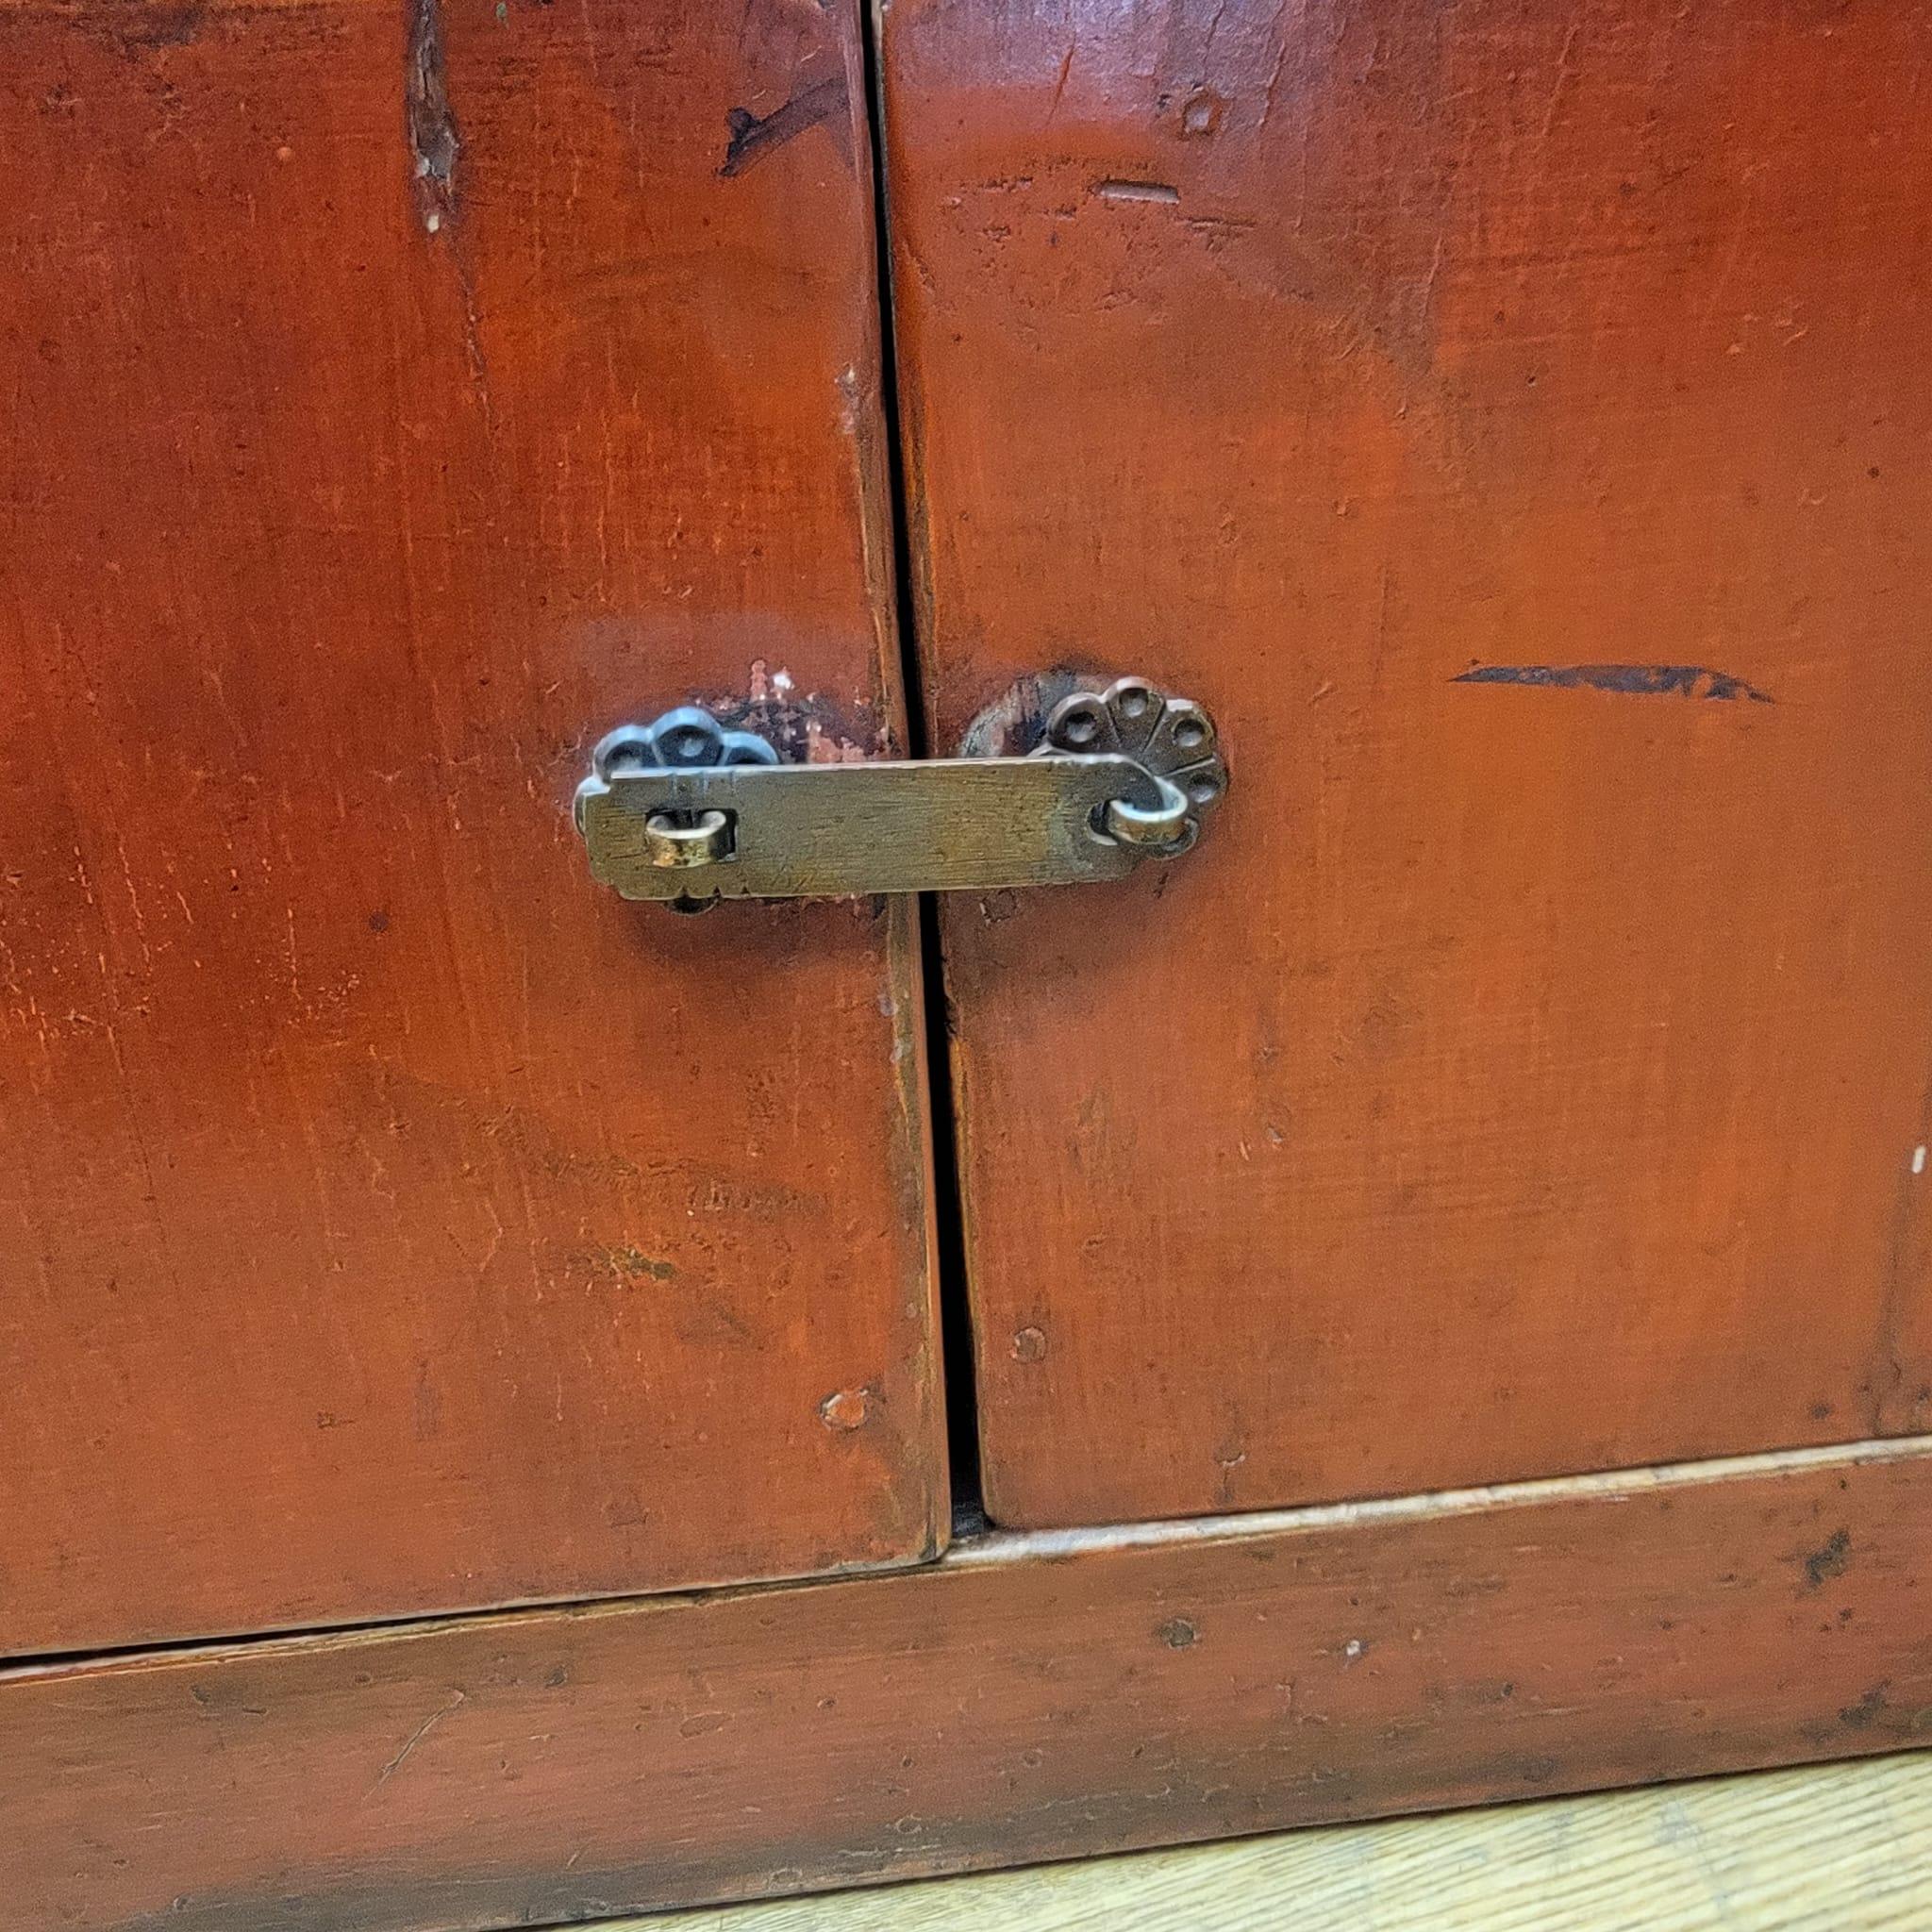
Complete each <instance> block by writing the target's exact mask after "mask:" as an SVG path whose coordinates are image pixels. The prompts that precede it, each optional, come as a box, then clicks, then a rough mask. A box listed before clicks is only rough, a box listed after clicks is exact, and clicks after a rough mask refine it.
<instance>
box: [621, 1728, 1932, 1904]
mask: <svg viewBox="0 0 1932 1932" xmlns="http://www.w3.org/2000/svg"><path fill="white" fill-rule="evenodd" d="M1927 1842H1932V1757H1928V1756H1927V1755H1926V1754H1924V1753H1923V1752H1918V1753H1912V1754H1907V1755H1901V1756H1899V1757H1876V1758H1866V1759H1864V1760H1862V1761H1860V1762H1857V1763H1851V1764H1828V1765H1826V1764H1813V1765H1806V1766H1805V1767H1803V1768H1802V1769H1800V1770H1795V1771H1769V1772H1758V1773H1756V1774H1753V1775H1751V1776H1748V1777H1727V1778H1706V1779H1702V1780H1700V1781H1699V1782H1697V1783H1694V1784H1682V1785H1664V1786H1655V1787H1651V1788H1649V1789H1646V1790H1636V1791H1609V1792H1598V1793H1596V1794H1595V1795H1593V1796H1591V1797H1587V1798H1551V1799H1547V1800H1545V1801H1544V1802H1542V1803H1541V1804H1535V1805H1506V1806H1498V1807H1492V1808H1491V1809H1489V1810H1485V1811H1458V1812H1455V1813H1453V1814H1451V1815H1450V1816H1448V1817H1445V1818H1397V1819H1390V1820H1388V1821H1386V1822H1385V1823H1382V1824H1336V1825H1328V1826H1324V1827H1323V1828H1322V1829H1319V1830H1315V1831H1298V1832H1291V1833H1287V1834H1283V1835H1282V1836H1279V1837H1274V1838H1263V1839H1247V1840H1236V1841H1235V1842H1233V1843H1230V1844H1219V1845H1195V1846H1191V1847H1190V1848H1188V1849H1187V1850H1185V1851H1173V1852H1141V1853H1137V1854H1134V1855H1131V1856H1129V1857H1118V1858H1091V1859H1085V1860H1082V1861H1080V1862H1079V1863H1076V1864H1066V1865H1045V1866H1039V1867H1036V1868H1035V1869H1033V1870H1031V1871H1027V1872H998V1873H988V1874H982V1875H977V1876H974V1877H967V1878H945V1879H936V1880H933V1881H932V1882H930V1883H928V1884H924V1885H905V1886H899V1887H896V1888H895V1889H894V1890H891V1891H888V1892H874V1891H869V1892H863V1893H856V1892H855V1893H850V1894H848V1895H846V1896H844V1897H841V1898H810V1899H774V1900H771V1901H769V1902H767V1903H765V1904H761V1905H747V1906H725V1907H721V1908H720V1909H718V1910H715V1911H708V1912H680V1913H677V1914H676V1915H675V1916H672V1917H657V1916H653V1917H651V1918H648V1919H630V1920H626V1921H625V1922H624V1923H623V1924H621V1925H620V1924H610V1925H608V1926H606V1927H600V1928H599V1932H846V1928H848V1927H850V1928H863V1932H1006V1928H1007V1927H1008V1926H1013V1925H1024V1927H1026V1932H1116V1928H1118V1927H1121V1926H1133V1927H1141V1926H1148V1927H1151V1926H1157V1925H1158V1926H1159V1927H1160V1928H1161V1932H1276V1928H1278V1927H1280V1926H1282V1925H1284V1924H1287V1925H1292V1926H1293V1927H1294V1928H1295V1932H1651V1928H1653V1927H1668V1928H1669V1932H1920V1928H1921V1927H1923V1926H1924V1925H1925V1924H1927V1923H1928V1922H1932V1863H1928V1861H1927V1860H1926V1859H1924V1858H1923V1857H1914V1856H1912V1847H1914V1846H1915V1845H1922V1844H1925V1843H1927Z"/></svg>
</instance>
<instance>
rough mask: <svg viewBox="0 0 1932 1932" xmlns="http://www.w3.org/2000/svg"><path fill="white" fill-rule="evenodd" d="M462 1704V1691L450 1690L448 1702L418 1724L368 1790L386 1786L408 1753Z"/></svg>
mask: <svg viewBox="0 0 1932 1932" xmlns="http://www.w3.org/2000/svg"><path fill="white" fill-rule="evenodd" d="M463 1702H465V1698H464V1695H463V1693H462V1691H451V1692H450V1693H449V1702H448V1703H447V1704H445V1705H443V1706H442V1707H441V1709H438V1710H432V1711H431V1712H430V1713H429V1715H428V1716H427V1717H425V1719H424V1720H423V1722H422V1723H421V1724H418V1725H417V1726H416V1728H415V1729H414V1730H413V1731H411V1732H410V1733H409V1735H408V1737H407V1738H405V1739H404V1740H403V1748H402V1749H401V1750H400V1751H398V1752H397V1753H396V1755H395V1756H394V1757H391V1759H390V1761H389V1762H388V1763H387V1764H385V1765H384V1766H383V1767H382V1769H381V1770H380V1771H378V1772H377V1773H376V1774H375V1784H374V1785H372V1786H371V1787H370V1789H371V1790H380V1789H381V1788H382V1787H383V1786H384V1785H386V1784H388V1782H389V1781H390V1779H391V1778H392V1777H393V1776H394V1775H395V1774H396V1773H397V1772H398V1771H399V1770H401V1768H402V1766H403V1763H404V1760H405V1759H406V1758H408V1755H409V1753H410V1752H412V1751H413V1750H414V1749H415V1748H416V1746H417V1745H418V1744H420V1743H421V1742H422V1741H423V1740H424V1739H425V1738H426V1737H427V1736H428V1735H429V1734H430V1732H431V1731H433V1730H434V1729H435V1728H436V1727H437V1725H438V1724H441V1722H442V1721H443V1719H444V1718H446V1717H447V1716H448V1715H449V1714H450V1712H451V1711H453V1710H455V1709H456V1708H457V1707H458V1705H460V1704H462V1703H463Z"/></svg>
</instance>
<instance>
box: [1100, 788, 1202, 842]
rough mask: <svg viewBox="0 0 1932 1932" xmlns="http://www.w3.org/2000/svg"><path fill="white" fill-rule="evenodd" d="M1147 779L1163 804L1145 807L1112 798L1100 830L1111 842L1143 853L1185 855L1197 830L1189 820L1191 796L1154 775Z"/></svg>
mask: <svg viewBox="0 0 1932 1932" xmlns="http://www.w3.org/2000/svg"><path fill="white" fill-rule="evenodd" d="M1148 775H1149V776H1150V777H1152V778H1153V779H1154V783H1155V784H1156V785H1157V786H1158V788H1159V791H1160V803H1159V804H1158V805H1153V806H1143V805H1135V804H1134V803H1133V802H1132V801H1131V800H1129V799H1125V798H1110V799H1108V802H1107V809H1106V810H1105V812H1103V813H1102V815H1101V828H1102V830H1103V831H1104V832H1105V834H1106V836H1107V837H1108V838H1109V839H1112V840H1114V841H1117V842H1118V843H1120V844H1122V845H1133V846H1136V847H1138V848H1139V849H1140V850H1141V851H1142V852H1157V853H1169V854H1172V853H1177V852H1185V851H1186V850H1187V849H1188V847H1189V846H1190V845H1191V844H1192V843H1193V842H1194V838H1195V835H1196V832H1197V830H1198V827H1197V826H1196V825H1195V824H1194V823H1193V820H1192V819H1191V816H1190V808H1189V804H1188V795H1187V793H1186V792H1185V791H1182V790H1181V789H1180V787H1179V786H1177V785H1170V784H1169V783H1168V781H1167V780H1166V779H1165V778H1162V777H1159V776H1158V775H1156V774H1153V773H1150V774H1148Z"/></svg>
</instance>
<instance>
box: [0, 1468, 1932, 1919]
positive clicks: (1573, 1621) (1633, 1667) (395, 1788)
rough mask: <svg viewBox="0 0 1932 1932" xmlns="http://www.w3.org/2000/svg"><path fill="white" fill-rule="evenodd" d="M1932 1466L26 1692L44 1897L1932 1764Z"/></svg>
mask: <svg viewBox="0 0 1932 1932" xmlns="http://www.w3.org/2000/svg"><path fill="white" fill-rule="evenodd" d="M1928 1551H1932V1440H1927V1439H1918V1440H1915V1441H1910V1442H1907V1443H1904V1444H1897V1445H1890V1446H1887V1445H1872V1446H1870V1447H1869V1448H1868V1449H1866V1450H1860V1451H1831V1450H1811V1451H1798V1452H1793V1453H1791V1454H1790V1455H1788V1456H1785V1457H1757V1458H1751V1459H1748V1460H1745V1461H1741V1462H1733V1463H1730V1464H1717V1465H1713V1464H1705V1465H1697V1466H1691V1467H1686V1468H1678V1469H1675V1470H1668V1471H1663V1472H1651V1473H1643V1474H1634V1475H1630V1476H1627V1477H1613V1476H1586V1477H1577V1478H1570V1479H1563V1480H1557V1481H1552V1482H1543V1483H1532V1484H1525V1485H1522V1486H1520V1487H1518V1488H1516V1489H1514V1490H1505V1491H1478V1492H1472V1493H1464V1494H1461V1495H1449V1496H1435V1497H1420V1498H1411V1499H1406V1500H1402V1501H1397V1502H1391V1503H1370V1504H1355V1505H1349V1504H1344V1505H1336V1506H1329V1507H1323V1508H1315V1509H1309V1510H1305V1511H1300V1512H1279V1513H1276V1514H1273V1515H1261V1516H1257V1517H1252V1518H1239V1519H1223V1520H1220V1521H1218V1522H1201V1523H1198V1524H1153V1525H1146V1526H1144V1527H1141V1528H1131V1527H1130V1528H1126V1529H1122V1530H1112V1531H1107V1530H1087V1531H1066V1532H1047V1533H1041V1534H1034V1535H1027V1534H1019V1535H1010V1534H1009V1535H1003V1536H994V1537H992V1538H990V1539H986V1540H983V1541H978V1542H971V1541H968V1542H962V1543H961V1544H958V1545H956V1546H955V1548H954V1550H953V1551H952V1552H951V1553H950V1554H949V1555H948V1556H947V1557H944V1558H943V1559H942V1560H941V1562H940V1563H939V1564H937V1565H936V1566H933V1567H930V1568H926V1569H921V1570H913V1571H908V1572H902V1573H899V1574H892V1575H885V1576H874V1577H864V1578H854V1579H850V1580H846V1581H841V1582H822V1583H811V1584H802V1585H793V1586H774V1587H770V1588H764V1589H753V1590H746V1591H725V1592H720V1593H716V1594H710V1595H705V1596H695V1597H658V1598H656V1599H646V1600H643V1601H641V1602H638V1603H634V1604H625V1605H608V1606H604V1607H597V1608H591V1609H586V1610H580V1611H575V1612H570V1611H562V1610H541V1611H517V1612H511V1613H507V1614H504V1615H500V1616H494V1617H475V1618H467V1619H463V1620H460V1621H458V1622H452V1623H445V1624H430V1625H423V1626H419V1627H417V1628H415V1629H412V1630H387V1631H367V1632H362V1633H358V1634H350V1635H341V1636H331V1637H313V1638H307V1639H279V1640H266V1641H259V1642H257V1643H254V1644H250V1645H242V1646H234V1647H229V1648H226V1649H209V1650H192V1649H191V1650H186V1651H180V1652H175V1653H173V1654H167V1655H161V1656H155V1657H133V1658H128V1659H125V1660H122V1661H119V1662H107V1663H101V1662H94V1663H90V1664H76V1665H72V1666H66V1667H61V1668H46V1667H42V1668H36V1669H22V1670H15V1671H13V1672H11V1673H6V1674H0V1817H4V1818H5V1819H6V1820H7V1830H6V1832H5V1833H4V1834H0V1898H4V1899H5V1900H6V1901H7V1906H8V1911H9V1912H10V1913H12V1914H13V1915H14V1918H15V1920H16V1921H17V1922H18V1923H20V1924H26V1925H33V1926H35V1927H40V1926H47V1927H55V1926H58V1927H61V1928H64V1932H108V1928H112V1932H135V1928H142V1932H159V1928H161V1927H163V1926H165V1927H166V1928H167V1932H344V1928H349V1927H353V1928H355V1932H454V1928H470V1932H475V1928H483V1927H496V1926H503V1925H508V1924H550V1923H553V1922H565V1921H575V1920H580V1919H587V1918H594V1917H597V1916H599V1915H608V1914H612V1913H617V1912H622V1911H626V1910H640V1909H645V1908H655V1907H670V1906H675V1905H681V1904H690V1903H697V1902H703V1901H707V1900H717V1899H728V1898H733V1897H742V1896H746V1895H757V1894H770V1893H783V1892H787V1891H802V1890H811V1889H813V1888H824V1887H831V1886H839V1885H848V1884H856V1883H860V1882H870V1881H876V1880H881V1879H888V1878H894V1877H907V1876H913V1875H918V1874H930V1873H937V1872H945V1871H954V1870H958V1869H961V1868H964V1867H969V1866H983V1865H997V1864H1017V1863H1024V1862H1027V1861H1031V1860H1037V1859H1041V1858H1053V1857H1070V1856H1073V1855H1075V1854H1080V1853H1090V1852H1095V1851H1104V1850H1113V1849H1118V1848H1120V1847H1123V1846H1129V1845H1139V1844H1148V1843H1159V1842H1174V1841H1178V1840H1191V1839H1201V1838H1212V1837H1220V1836H1225V1835H1228V1834H1233V1833H1241V1832H1256V1831H1263V1830H1271V1829H1275V1828H1278V1827H1281V1826H1285V1825H1289V1824H1305V1823H1315V1822H1321V1821H1324V1820H1336V1819H1345V1818H1360V1817H1368V1816H1372V1815H1375V1814H1380V1813H1389V1812H1394V1811H1401V1810H1413V1809H1419V1808H1426V1807H1441V1806H1448V1805H1466V1804H1479V1803H1485V1802H1489V1801H1491V1800H1496V1799H1504V1798H1527V1797H1538V1796H1546V1795H1549V1794H1551V1793H1555V1792H1560V1791H1564V1790H1577V1789H1581V1788H1585V1787H1589V1786H1597V1785H1611V1784H1622V1783H1634V1782H1641V1781H1646V1780H1655V1779H1665V1778H1678V1777H1686V1776H1690V1775H1692V1774H1699V1773H1705V1772H1712V1771H1721V1770H1735V1769H1738V1768H1740V1767H1743V1766H1751V1765H1765V1764H1773V1763H1777V1762H1782V1761H1788V1760H1795V1759H1804V1758H1822V1757H1846V1756H1856V1755H1858V1754H1862V1753H1867V1752H1876V1751H1882V1750H1888V1749H1893V1748H1896V1747H1898V1746H1899V1745H1902V1744H1907V1743H1914V1742H1920V1743H1923V1742H1926V1741H1932V1595H1928V1590H1932V1580H1928V1575H1927V1569H1926V1565H1927V1553H1928Z"/></svg>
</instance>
